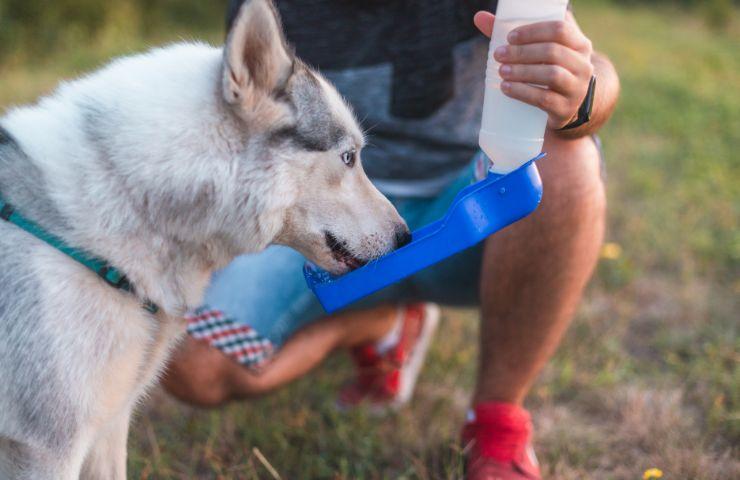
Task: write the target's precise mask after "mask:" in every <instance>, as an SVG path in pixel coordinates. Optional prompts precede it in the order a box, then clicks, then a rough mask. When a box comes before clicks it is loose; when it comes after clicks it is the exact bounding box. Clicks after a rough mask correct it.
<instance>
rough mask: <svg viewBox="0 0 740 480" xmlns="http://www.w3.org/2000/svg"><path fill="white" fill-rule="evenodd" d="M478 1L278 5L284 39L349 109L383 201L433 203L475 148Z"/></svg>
mask: <svg viewBox="0 0 740 480" xmlns="http://www.w3.org/2000/svg"><path fill="white" fill-rule="evenodd" d="M495 3H496V2H495V1H494V2H492V1H488V0H435V1H434V2H416V1H414V0H363V1H361V0H278V2H277V5H278V8H279V10H280V13H281V15H282V17H283V23H284V26H285V30H286V34H287V36H288V40H289V41H290V42H291V43H292V44H293V45H294V46H295V48H296V52H297V54H298V55H299V56H300V57H301V58H303V59H304V60H305V61H306V62H307V63H309V64H311V65H312V66H314V67H317V68H318V69H319V70H321V72H322V73H323V74H324V75H325V76H326V77H327V78H328V79H329V80H331V81H332V82H333V83H334V84H335V85H336V86H337V88H338V89H339V91H340V92H341V93H342V94H343V95H344V96H345V97H346V98H347V100H348V101H349V102H350V103H351V104H352V106H353V107H354V109H355V112H356V114H357V117H358V118H359V119H360V120H361V122H362V125H363V127H364V128H365V129H366V130H367V131H368V146H367V147H366V148H365V149H364V150H363V164H364V166H365V170H366V171H367V173H368V175H369V176H370V177H371V178H372V179H373V181H374V182H375V183H376V185H377V186H378V187H379V188H380V189H381V190H382V191H383V192H384V193H386V194H389V195H399V196H433V195H435V194H436V193H438V192H439V191H440V190H441V189H443V188H444V187H445V186H446V185H447V184H448V183H449V182H450V181H451V180H453V179H454V178H455V177H456V176H457V175H458V174H459V173H460V171H461V169H463V168H465V166H466V165H468V163H469V162H470V159H471V157H472V156H473V155H474V153H475V152H476V150H477V149H478V129H479V128H480V117H481V110H482V106H483V82H484V75H485V63H486V58H487V49H488V42H487V40H486V39H485V38H483V36H482V35H480V33H479V32H477V30H475V28H474V27H473V24H472V17H473V14H474V13H475V12H476V11H477V10H481V9H485V10H495Z"/></svg>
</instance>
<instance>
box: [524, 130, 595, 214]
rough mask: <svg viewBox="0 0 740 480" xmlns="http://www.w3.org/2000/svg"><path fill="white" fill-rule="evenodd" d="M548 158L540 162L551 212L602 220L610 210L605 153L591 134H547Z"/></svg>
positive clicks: (545, 200)
mask: <svg viewBox="0 0 740 480" xmlns="http://www.w3.org/2000/svg"><path fill="white" fill-rule="evenodd" d="M545 151H547V157H546V158H545V159H544V160H542V161H540V162H539V163H538V167H539V170H540V175H541V176H542V183H543V188H544V194H543V199H542V208H543V210H545V211H547V212H548V214H557V216H558V217H560V218H563V220H565V219H567V218H572V219H574V220H576V221H583V220H588V221H593V220H594V219H601V218H603V217H604V216H605V212H606V196H605V192H604V182H603V178H602V171H601V170H602V164H601V155H600V152H599V149H598V148H597V146H596V144H595V142H594V140H593V139H592V138H591V137H583V138H580V139H576V140H563V139H559V138H557V137H555V135H554V134H549V135H548V136H547V137H546V143H545Z"/></svg>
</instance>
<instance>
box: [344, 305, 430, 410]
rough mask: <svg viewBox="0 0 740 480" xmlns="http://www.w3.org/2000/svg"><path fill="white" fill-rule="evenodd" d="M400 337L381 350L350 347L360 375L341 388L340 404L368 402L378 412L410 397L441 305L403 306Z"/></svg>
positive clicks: (376, 347) (350, 405)
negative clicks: (381, 351)
mask: <svg viewBox="0 0 740 480" xmlns="http://www.w3.org/2000/svg"><path fill="white" fill-rule="evenodd" d="M399 313H400V315H402V317H401V321H400V324H399V327H398V328H399V330H398V340H397V341H396V343H395V344H394V345H393V346H390V347H389V348H387V349H386V350H385V351H384V352H383V353H380V352H379V350H378V346H377V345H363V346H361V347H356V348H353V349H352V350H351V351H350V354H351V355H352V358H353V360H354V362H355V364H356V365H357V378H356V379H355V380H354V381H353V382H352V383H351V384H349V385H347V386H345V387H344V388H342V390H341V391H340V392H339V396H338V398H337V405H338V406H339V408H342V409H347V408H351V407H356V406H359V405H360V404H367V405H368V406H369V407H370V408H371V409H374V410H378V411H379V412H381V411H383V410H385V409H386V408H391V409H395V408H399V407H401V406H402V405H404V404H406V403H408V401H409V400H411V396H412V395H413V393H414V386H415V385H416V380H417V378H418V377H419V372H420V371H421V367H422V365H423V364H424V358H425V357H426V354H427V350H428V349H429V345H430V344H431V341H432V337H433V336H434V331H435V330H436V329H437V324H438V323H439V307H438V306H437V305H435V304H433V303H417V304H410V305H405V306H403V307H401V311H400V312H399Z"/></svg>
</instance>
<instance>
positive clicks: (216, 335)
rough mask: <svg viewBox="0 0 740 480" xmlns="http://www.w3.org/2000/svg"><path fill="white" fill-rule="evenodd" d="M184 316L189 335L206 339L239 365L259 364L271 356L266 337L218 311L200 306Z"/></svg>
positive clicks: (272, 349)
mask: <svg viewBox="0 0 740 480" xmlns="http://www.w3.org/2000/svg"><path fill="white" fill-rule="evenodd" d="M185 318H186V320H187V322H188V333H189V334H190V335H191V336H192V337H193V338H195V339H198V340H203V341H206V342H208V344H209V345H211V346H212V347H215V348H218V349H219V350H221V351H222V352H223V353H225V354H226V355H228V356H229V357H231V358H233V359H234V360H236V361H237V362H239V363H241V364H242V365H246V366H250V367H255V366H259V365H260V364H262V363H264V362H265V361H267V360H269V358H270V357H271V356H272V353H273V351H274V348H273V345H272V342H270V340H268V339H267V338H265V337H263V336H261V335H260V334H259V333H257V331H255V330H254V329H253V328H252V327H250V326H249V325H245V324H243V323H238V322H236V321H235V320H234V319H232V318H230V317H228V316H226V315H225V314H224V312H222V311H220V310H216V309H212V308H210V307H208V306H204V307H200V308H199V309H197V310H195V311H194V312H191V313H189V314H188V315H186V317H185Z"/></svg>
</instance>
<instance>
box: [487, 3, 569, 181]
mask: <svg viewBox="0 0 740 480" xmlns="http://www.w3.org/2000/svg"><path fill="white" fill-rule="evenodd" d="M567 7H568V0H499V1H498V7H497V9H496V21H495V22H494V24H493V35H491V43H490V46H489V49H488V64H487V66H486V82H485V83H486V86H485V96H484V101H483V120H482V122H481V129H480V133H479V135H478V143H479V144H480V147H481V149H482V150H483V151H484V152H485V153H486V155H488V158H490V159H491V160H492V162H493V165H492V166H491V171H492V172H494V173H500V174H505V173H509V172H511V171H512V170H515V169H516V168H518V167H520V166H521V165H523V164H524V163H526V162H527V161H528V160H530V159H532V158H534V157H536V156H537V155H538V154H539V153H540V151H541V150H542V144H543V142H544V136H545V128H546V126H547V113H545V112H544V111H543V110H540V109H539V108H537V107H533V106H532V105H528V104H526V103H524V102H521V101H519V100H515V99H513V98H510V97H507V96H506V95H504V94H503V92H502V91H501V77H500V75H499V67H500V66H501V64H500V63H499V62H497V61H496V59H494V58H493V52H494V51H495V50H496V48H498V47H500V46H501V45H507V44H508V41H507V37H508V35H509V32H511V31H512V30H513V29H515V28H517V27H520V26H522V25H527V24H530V23H537V22H546V21H562V20H563V19H564V18H565V12H566V10H567Z"/></svg>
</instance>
